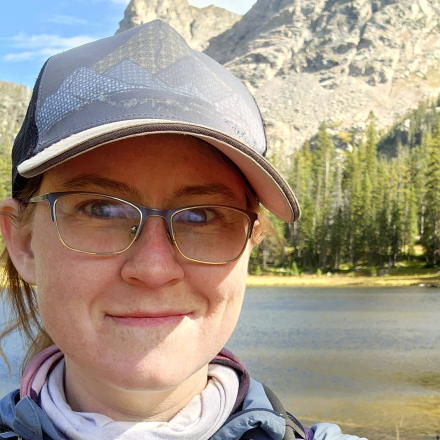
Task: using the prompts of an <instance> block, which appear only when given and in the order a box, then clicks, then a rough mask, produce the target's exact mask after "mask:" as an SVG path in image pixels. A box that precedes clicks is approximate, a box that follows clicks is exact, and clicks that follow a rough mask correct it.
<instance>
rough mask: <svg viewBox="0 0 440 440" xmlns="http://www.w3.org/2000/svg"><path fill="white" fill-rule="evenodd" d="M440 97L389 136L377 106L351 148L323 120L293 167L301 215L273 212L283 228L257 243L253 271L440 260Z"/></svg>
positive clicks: (379, 267) (377, 269) (380, 269)
mask: <svg viewBox="0 0 440 440" xmlns="http://www.w3.org/2000/svg"><path fill="white" fill-rule="evenodd" d="M439 103H440V100H439V99H436V100H434V101H432V102H421V103H420V104H419V106H418V108H417V109H416V110H414V111H413V112H411V113H410V114H409V115H406V117H405V118H404V119H403V120H402V122H401V123H400V124H396V126H395V127H393V128H392V129H391V130H389V131H388V132H387V133H385V134H383V135H379V134H378V132H377V130H376V118H375V116H374V114H373V113H372V112H371V113H370V115H369V118H368V121H367V124H366V130H365V133H364V134H363V136H361V137H360V138H359V140H358V141H357V142H353V141H352V142H351V144H350V145H349V147H348V148H338V149H336V148H335V145H334V142H333V139H334V137H332V136H330V134H329V133H328V126H327V125H326V124H325V123H323V124H322V125H321V127H320V130H319V133H318V135H317V137H316V140H315V141H314V142H313V148H311V143H310V142H306V143H305V144H304V145H303V147H302V148H301V149H300V150H299V151H297V152H296V153H295V154H293V155H292V157H291V158H290V159H291V160H290V162H289V165H288V169H287V170H285V173H286V175H287V176H288V179H289V182H290V184H291V186H292V188H293V190H294V192H295V194H296V195H297V197H298V199H299V201H300V205H301V210H302V216H301V219H300V220H298V221H297V222H296V223H294V224H292V225H286V224H284V223H282V222H281V221H278V220H277V219H276V218H274V217H273V218H271V220H272V223H273V225H274V229H275V230H276V234H272V235H271V236H270V238H269V239H266V240H264V241H263V243H262V244H261V245H260V246H259V247H257V248H255V249H254V251H253V255H252V259H251V267H250V271H251V273H254V274H262V273H268V272H278V273H284V274H287V275H298V274H300V273H318V274H320V273H323V272H344V271H353V270H368V272H369V273H368V274H369V275H376V274H382V273H386V271H387V270H388V269H389V268H391V267H393V266H395V265H396V263H398V262H408V263H410V262H416V261H417V262H420V263H423V264H424V265H425V266H426V267H435V266H436V265H438V264H440V108H439V107H438V106H439ZM402 126H404V130H402ZM344 135H345V136H347V135H348V134H347V133H345V134H344ZM272 160H273V161H274V162H275V164H276V163H277V161H281V160H284V159H282V158H281V157H277V154H274V155H273V157H272ZM277 237H278V238H277Z"/></svg>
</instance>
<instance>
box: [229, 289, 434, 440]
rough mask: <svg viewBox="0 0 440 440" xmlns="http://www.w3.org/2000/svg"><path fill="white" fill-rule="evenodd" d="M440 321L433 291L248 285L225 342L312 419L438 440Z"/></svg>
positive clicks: (373, 433) (369, 433)
mask: <svg viewBox="0 0 440 440" xmlns="http://www.w3.org/2000/svg"><path fill="white" fill-rule="evenodd" d="M439 317H440V291H439V290H436V289H427V288H403V289H402V288H398V289H396V288H386V289H377V288H374V289H373V288H358V289H348V288H343V289H340V288H339V289H322V288H321V289H315V288H295V289H291V288H290V289H289V288H276V289H248V292H247V297H246V300H245V304H244V307H243V314H242V316H241V318H240V322H239V325H238V327H237V330H236V331H235V333H234V335H233V337H232V339H231V341H230V343H229V344H228V348H230V349H231V350H232V351H234V352H235V353H236V354H237V355H238V356H239V357H240V358H241V359H242V360H243V361H244V362H245V363H246V365H247V366H248V369H249V370H250V371H251V373H252V375H253V376H254V377H255V378H257V379H259V380H261V381H263V382H265V383H267V384H268V385H269V386H271V387H272V388H273V389H274V390H275V391H276V392H277V393H278V394H279V395H280V396H282V398H283V401H284V402H285V403H286V406H288V407H289V408H290V409H291V411H292V412H293V413H295V415H297V416H298V418H300V419H302V420H303V421H304V422H306V423H308V424H311V423H314V422H315V421H318V420H326V421H334V422H337V423H339V424H340V425H341V426H343V428H344V430H345V431H346V432H350V433H355V434H357V435H362V436H366V437H368V438H370V439H372V440H374V439H379V438H381V439H384V438H393V439H395V438H396V437H397V436H399V438H401V439H409V438H412V439H415V438H426V437H431V438H435V436H436V435H440V350H439V347H440V319H439ZM397 433H398V434H397Z"/></svg>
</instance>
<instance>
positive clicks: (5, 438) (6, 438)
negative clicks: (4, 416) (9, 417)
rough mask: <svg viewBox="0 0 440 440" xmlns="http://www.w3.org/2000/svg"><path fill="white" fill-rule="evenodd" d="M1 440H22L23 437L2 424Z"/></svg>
mask: <svg viewBox="0 0 440 440" xmlns="http://www.w3.org/2000/svg"><path fill="white" fill-rule="evenodd" d="M0 440H21V437H20V436H19V435H18V434H16V433H15V432H14V431H12V430H11V428H10V427H9V426H6V425H2V424H0Z"/></svg>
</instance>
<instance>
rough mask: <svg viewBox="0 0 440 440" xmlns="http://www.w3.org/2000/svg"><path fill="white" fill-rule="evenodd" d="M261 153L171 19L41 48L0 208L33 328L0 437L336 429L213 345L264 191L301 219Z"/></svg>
mask: <svg viewBox="0 0 440 440" xmlns="http://www.w3.org/2000/svg"><path fill="white" fill-rule="evenodd" d="M265 149H266V140H265V134H264V127H263V123H262V121H261V117H260V114H259V111H258V108H257V106H256V104H255V102H254V100H253V98H252V97H251V95H250V94H249V93H248V91H247V90H246V89H245V87H244V86H243V85H242V84H241V83H240V82H239V81H238V80H237V79H236V78H234V77H233V76H232V75H231V74H230V73H228V72H227V71H226V70H225V69H224V68H223V67H222V66H220V65H218V64H217V63H215V62H214V61H213V60H211V59H210V58H208V57H206V56H205V55H203V54H200V53H198V52H195V51H193V50H191V49H190V48H189V47H188V46H187V44H186V43H185V41H184V40H183V39H182V38H181V37H180V35H178V34H177V33H176V32H175V31H174V30H173V29H172V28H170V27H169V26H168V25H166V24H165V23H163V22H160V21H154V22H151V23H148V24H146V25H144V26H140V27H138V28H135V29H132V30H130V31H127V32H124V33H121V34H118V35H116V36H113V37H111V38H108V39H105V40H100V41H97V42H94V43H91V44H88V45H85V46H82V47H79V48H76V49H73V50H71V51H68V52H65V53H63V54H60V55H57V56H55V57H52V58H51V59H49V60H48V61H47V63H46V64H45V66H44V67H43V69H42V71H41V73H40V76H39V78H38V80H37V83H36V86H35V88H34V92H33V97H32V100H31V103H30V105H29V109H28V113H27V116H26V119H25V121H24V123H23V127H22V129H21V131H20V133H19V135H18V136H17V139H16V141H15V144H14V148H13V153H12V156H13V198H9V199H6V200H4V201H3V202H2V205H1V211H2V214H3V215H2V216H1V230H2V234H3V237H4V240H5V243H6V246H7V251H6V253H5V255H4V258H5V261H6V274H7V276H8V282H9V289H8V290H7V295H8V298H9V300H10V302H11V303H12V304H13V307H14V310H15V311H16V313H17V318H18V320H17V323H16V324H15V328H18V329H20V330H21V331H24V332H25V333H27V334H28V335H30V334H31V333H32V328H37V330H38V334H37V336H36V337H35V338H34V339H30V348H29V351H28V354H27V358H26V361H25V363H26V369H25V371H24V374H23V378H22V382H21V388H20V390H19V391H17V392H13V393H11V394H10V395H8V396H6V397H5V398H3V400H2V401H1V405H0V413H1V419H2V420H1V423H2V425H3V428H2V430H3V432H4V434H2V435H3V437H1V436H0V438H19V437H20V438H23V439H25V440H33V439H53V440H55V439H57V440H58V439H69V440H77V439H78V440H79V439H81V440H84V439H116V438H117V439H132V438H136V439H150V438H151V439H157V438H160V439H210V438H212V439H240V438H250V439H256V440H258V439H283V438H286V439H287V438H305V437H307V438H309V439H312V438H313V437H315V438H317V439H319V438H324V437H326V436H330V437H340V436H341V434H340V430H339V428H338V427H337V426H335V425H329V424H318V425H315V426H314V427H313V428H312V429H305V430H304V429H303V428H302V426H301V425H300V424H299V422H297V421H296V419H294V418H293V417H289V415H288V414H287V413H286V412H285V411H284V409H283V408H282V405H281V404H280V403H279V401H278V400H277V399H276V397H275V396H274V395H273V393H271V391H270V390H268V389H265V388H264V387H263V386H262V385H261V384H259V383H258V382H256V381H253V380H252V379H250V378H249V376H248V373H247V372H246V370H245V368H244V366H243V365H242V364H241V363H240V362H239V360H238V359H236V358H235V357H234V356H233V355H232V354H231V353H229V352H227V351H226V350H222V348H223V346H224V344H225V343H226V341H227V340H228V338H229V337H230V335H231V333H232V331H233V329H234V327H235V324H236V322H237V320H238V316H239V313H240V308H241V304H242V301H243V295H244V290H245V280H246V273H247V265H248V261H249V256H250V252H251V250H252V246H253V245H254V244H256V243H258V242H259V241H260V239H261V237H262V236H263V235H264V231H265V221H264V218H263V217H262V216H261V213H260V208H259V203H260V202H261V203H263V204H264V205H265V206H266V207H267V208H268V209H270V210H271V211H272V212H274V213H275V214H276V215H278V216H279V217H281V218H282V219H284V220H286V221H294V220H296V219H297V218H298V217H299V207H298V204H297V202H296V199H295V196H294V195H293V193H292V191H291V189H290V188H289V186H288V185H287V183H286V182H285V181H284V180H283V178H282V177H281V176H280V175H279V174H278V173H277V172H276V170H275V169H274V168H273V167H272V166H271V165H270V164H269V163H268V162H267V161H266V159H264V157H263V156H264V153H265ZM32 286H37V288H38V289H37V290H35V291H34V290H33V289H32ZM55 344H56V345H55ZM18 436H19V437H18Z"/></svg>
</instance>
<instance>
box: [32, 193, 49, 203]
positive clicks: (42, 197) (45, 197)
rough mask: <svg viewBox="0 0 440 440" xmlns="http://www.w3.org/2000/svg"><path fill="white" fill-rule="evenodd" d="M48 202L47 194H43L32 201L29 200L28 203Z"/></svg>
mask: <svg viewBox="0 0 440 440" xmlns="http://www.w3.org/2000/svg"><path fill="white" fill-rule="evenodd" d="M46 200H47V196H46V194H43V195H41V196H35V197H32V199H29V200H28V203H37V202H45V201H46Z"/></svg>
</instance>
